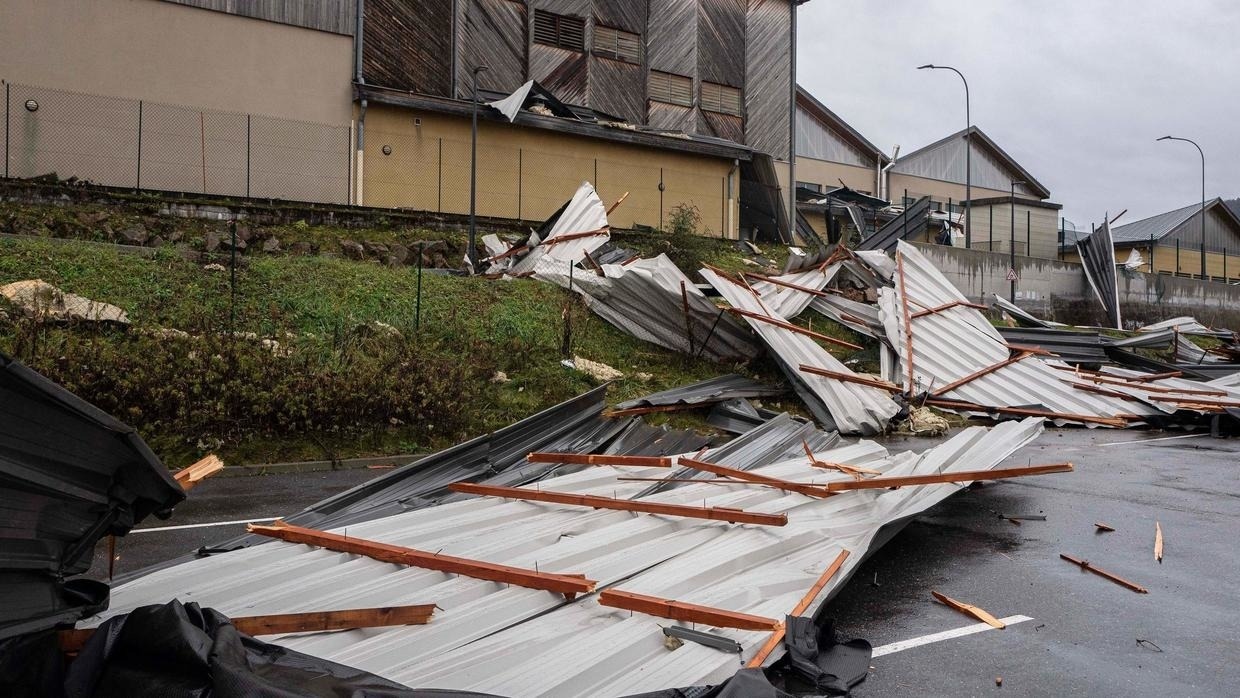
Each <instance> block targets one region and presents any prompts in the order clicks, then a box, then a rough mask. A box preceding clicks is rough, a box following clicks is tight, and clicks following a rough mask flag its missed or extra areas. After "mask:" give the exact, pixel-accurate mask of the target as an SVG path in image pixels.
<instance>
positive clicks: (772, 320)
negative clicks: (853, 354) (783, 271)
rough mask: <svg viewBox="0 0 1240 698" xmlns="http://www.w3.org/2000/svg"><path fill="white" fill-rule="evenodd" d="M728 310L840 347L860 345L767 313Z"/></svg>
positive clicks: (741, 309) (736, 309) (851, 347)
mask: <svg viewBox="0 0 1240 698" xmlns="http://www.w3.org/2000/svg"><path fill="white" fill-rule="evenodd" d="M728 312H729V313H733V314H736V315H740V316H741V317H747V318H751V319H754V320H758V321H760V322H765V323H767V324H771V325H774V326H776V327H779V328H781V329H785V330H788V331H789V332H796V333H798V334H803V335H805V336H806V337H812V338H814V339H818V340H821V341H823V342H828V343H830V344H837V345H839V346H841V347H846V348H848V349H856V350H857V351H860V350H861V347H860V346H858V345H856V344H853V343H852V342H845V341H844V340H842V339H836V338H835V337H831V336H829V335H825V334H822V333H820V332H815V331H813V330H808V329H805V328H804V327H801V326H800V325H794V324H792V323H791V322H785V321H783V320H779V319H777V318H773V317H771V316H769V315H763V314H762V313H755V312H753V311H752V310H745V309H744V308H728Z"/></svg>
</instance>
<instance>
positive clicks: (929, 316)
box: [879, 242, 1157, 426]
mask: <svg viewBox="0 0 1240 698" xmlns="http://www.w3.org/2000/svg"><path fill="white" fill-rule="evenodd" d="M896 260H897V265H898V266H897V282H896V285H895V287H894V288H893V289H882V290H881V291H880V292H879V293H880V303H879V308H880V312H881V313H882V316H883V322H884V327H886V328H887V335H888V336H887V338H888V340H889V341H890V342H891V345H892V346H893V347H894V349H895V352H896V354H897V355H898V357H899V361H898V364H897V366H895V367H894V368H895V373H894V375H892V376H889V377H888V379H889V380H892V382H896V383H897V384H900V385H903V386H905V388H906V390H908V389H909V385H908V384H909V373H910V369H909V366H908V362H909V346H910V344H911V346H912V364H913V365H912V371H911V373H912V382H913V384H914V385H913V386H912V392H922V391H926V392H930V393H931V394H932V395H933V396H934V397H936V398H939V399H945V400H958V401H963V402H966V403H971V404H976V405H982V406H986V407H996V408H1014V407H1018V408H1019V407H1032V408H1035V409H1045V410H1048V411H1050V412H1052V413H1054V414H1056V415H1059V417H1058V418H1056V419H1055V422H1056V423H1067V422H1075V423H1083V424H1087V425H1095V424H1097V423H1100V421H1101V420H1114V419H1115V418H1116V415H1120V414H1133V413H1136V414H1156V413H1157V412H1156V411H1155V410H1154V409H1153V408H1150V407H1148V406H1144V408H1142V406H1137V405H1134V404H1133V403H1131V402H1127V401H1122V400H1119V399H1117V398H1112V397H1107V396H1105V395H1100V394H1097V393H1093V392H1087V391H1083V390H1079V389H1077V388H1075V387H1073V386H1072V385H1070V384H1069V382H1068V380H1067V378H1066V377H1065V376H1064V375H1060V374H1061V373H1063V372H1061V371H1057V370H1055V369H1054V368H1052V367H1050V366H1048V365H1047V364H1046V362H1044V361H1039V360H1037V358H1035V357H1034V356H1032V355H1029V356H1026V357H1025V358H1023V359H1018V360H1014V361H1013V359H1014V357H1013V355H1012V348H1011V347H1010V346H1008V344H1007V342H1006V341H1004V339H1003V336H1002V335H1000V334H999V331H998V330H997V329H995V327H994V326H993V325H991V324H990V323H989V322H988V321H987V320H986V318H985V316H983V315H982V314H981V312H979V311H978V310H976V309H974V308H971V307H969V306H968V305H952V304H966V303H968V299H967V298H965V297H964V295H962V294H961V293H960V291H959V290H957V289H956V287H955V286H953V285H952V283H951V282H950V281H948V280H947V278H946V277H944V276H943V274H942V273H941V272H939V270H938V269H937V268H935V266H934V264H933V263H931V262H930V261H929V260H928V259H926V258H925V256H924V255H922V254H921V252H919V251H918V250H917V248H916V247H915V246H913V245H910V244H908V243H906V242H901V243H900V244H899V247H898V249H897V252H896ZM901 268H902V270H903V271H902V272H901V271H899V269H901ZM906 309H907V311H908V314H909V317H910V318H911V321H912V323H913V328H912V333H911V334H912V336H911V338H910V337H909V332H908V328H907V325H906V322H905V320H904V312H905V310H906ZM934 309H937V310H936V311H935V312H925V311H927V310H934ZM919 312H924V313H925V314H923V315H921V316H919V317H916V318H913V317H912V316H913V315H915V314H917V313H919ZM1009 361H1011V362H1010V363H1006V364H1005V362H1009ZM996 367H997V368H996ZM979 372H984V373H979ZM970 378H971V380H967V382H963V383H962V384H960V385H959V386H958V387H954V388H952V389H951V390H947V391H943V388H946V387H949V386H951V385H953V384H955V383H956V382H957V381H962V380H963V379H970ZM964 412H965V413H968V414H985V412H978V411H969V410H964ZM1115 426H1118V424H1116V425H1115Z"/></svg>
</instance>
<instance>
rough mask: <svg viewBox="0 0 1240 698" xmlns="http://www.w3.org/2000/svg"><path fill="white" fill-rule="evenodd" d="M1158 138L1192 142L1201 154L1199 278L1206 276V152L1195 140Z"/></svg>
mask: <svg viewBox="0 0 1240 698" xmlns="http://www.w3.org/2000/svg"><path fill="white" fill-rule="evenodd" d="M1158 140H1160V141H1184V142H1185V143H1192V144H1193V147H1195V148H1196V149H1197V153H1198V154H1199V155H1201V249H1202V252H1201V278H1203V279H1204V278H1206V253H1205V249H1206V248H1205V244H1206V154H1205V152H1204V151H1203V150H1202V149H1201V146H1199V145H1197V141H1194V140H1190V139H1188V138H1180V137H1178V136H1163V137H1162V138H1159V139H1158ZM1153 256H1154V250H1153V249H1152V248H1151V249H1150V257H1151V258H1152V257H1153ZM1176 271H1179V269H1176Z"/></svg>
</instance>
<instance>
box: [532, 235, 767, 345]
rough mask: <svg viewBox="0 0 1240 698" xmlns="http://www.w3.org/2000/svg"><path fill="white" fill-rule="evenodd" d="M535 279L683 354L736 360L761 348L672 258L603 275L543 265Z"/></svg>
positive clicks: (616, 267)
mask: <svg viewBox="0 0 1240 698" xmlns="http://www.w3.org/2000/svg"><path fill="white" fill-rule="evenodd" d="M534 276H535V278H537V279H539V280H541V281H548V282H551V283H554V284H557V285H559V286H563V287H564V288H571V289H572V290H573V291H576V292H577V293H580V294H581V296H582V298H583V299H584V300H585V302H586V305H587V306H588V307H589V308H590V310H592V311H594V312H595V313H596V314H597V315H598V316H599V317H601V318H603V319H604V320H606V321H607V322H609V323H611V324H612V325H615V326H616V327H617V328H619V329H621V330H623V331H625V332H627V333H628V334H630V335H632V336H634V337H637V338H638V339H641V340H644V341H647V342H650V343H652V344H657V345H659V346H661V347H665V348H667V349H671V350H673V351H678V352H680V353H682V354H688V355H690V356H700V357H702V358H705V359H709V360H711V361H717V362H732V361H744V360H748V359H750V358H752V357H753V356H754V355H756V354H757V353H758V352H759V350H760V345H759V344H758V343H757V341H756V340H755V339H754V337H753V335H752V334H751V333H750V332H749V331H748V330H747V329H746V328H745V326H744V325H742V324H741V323H739V322H737V321H736V320H735V319H733V318H732V317H730V316H729V315H728V314H727V313H726V312H724V311H723V310H720V309H719V307H718V306H716V305H715V304H714V302H712V301H711V300H710V299H709V298H707V297H706V294H704V293H702V291H701V290H700V289H698V287H697V285H696V284H694V283H693V281H692V280H690V279H689V277H687V276H685V275H684V273H683V272H682V271H680V269H679V268H677V267H676V265H675V264H674V263H672V260H670V259H668V258H667V255H662V254H661V255H659V256H658V257H652V258H649V259H639V260H636V261H634V262H631V263H629V264H624V265H621V264H604V265H602V275H601V276H600V275H598V274H596V273H594V272H591V271H581V270H575V271H574V270H572V268H571V267H570V266H568V265H566V264H549V263H544V264H540V265H539V268H538V270H537V272H536V273H535V275H534ZM686 305H687V306H688V308H687V310H686Z"/></svg>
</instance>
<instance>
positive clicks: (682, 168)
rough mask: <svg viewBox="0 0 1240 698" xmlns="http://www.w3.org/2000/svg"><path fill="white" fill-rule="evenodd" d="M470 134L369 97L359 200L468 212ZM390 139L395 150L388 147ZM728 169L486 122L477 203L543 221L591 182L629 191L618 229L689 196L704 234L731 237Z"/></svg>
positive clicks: (486, 210) (664, 215)
mask: <svg viewBox="0 0 1240 698" xmlns="http://www.w3.org/2000/svg"><path fill="white" fill-rule="evenodd" d="M415 119H416V120H420V124H418V123H416V122H415ZM469 141H470V122H469V119H466V118H460V117H453V116H447V115H442V114H435V113H431V112H423V111H417V110H413V109H404V108H398V107H388V106H381V105H373V104H372V105H371V106H370V108H369V109H368V110H367V112H366V152H365V154H364V159H363V169H362V173H363V174H362V188H363V198H362V203H364V204H365V205H367V206H392V207H404V208H412V209H418V210H425V211H443V212H448V213H468V212H469V154H470V142H469ZM385 145H386V146H389V147H390V148H391V153H390V154H389V155H384V154H383V147H384V146H385ZM660 172H661V173H662V178H663V183H664V191H663V192H662V203H661V204H660V192H659V178H660ZM731 172H732V161H731V160H726V159H722V158H715V157H706V156H699V155H693V154H689V153H676V152H669V151H664V150H658V149H654V148H646V147H641V146H632V145H626V144H621V143H613V142H609V141H603V140H599V139H595V138H585V137H580V136H568V135H563V134H559V133H555V132H553V131H547V130H542V129H533V128H524V127H519V126H513V125H509V124H501V123H495V122H490V121H488V122H484V123H480V124H479V133H478V197H477V198H478V203H477V206H478V208H477V210H478V215H482V216H495V217H501V218H522V219H526V220H541V219H543V218H546V217H548V216H550V215H551V214H552V213H554V212H555V210H556V209H558V208H559V207H560V206H561V205H562V204H563V203H564V202H565V201H567V200H568V199H569V198H570V197H572V195H573V192H574V191H576V189H577V187H578V186H579V185H580V184H581V182H583V181H590V182H593V183H594V185H595V187H596V188H597V189H598V191H599V195H600V196H601V197H602V199H603V201H604V202H605V203H607V204H608V206H610V205H611V204H612V203H613V202H614V201H616V200H617V199H619V198H620V197H621V196H622V195H623V194H624V193H625V192H628V194H629V196H628V198H627V199H625V201H624V203H623V204H621V205H620V207H619V208H617V209H616V211H615V213H613V214H612V216H611V222H612V224H613V225H615V226H617V227H624V228H627V227H631V226H632V225H633V224H635V223H636V224H641V225H648V226H652V227H660V225H661V224H666V223H667V221H668V217H669V216H670V214H671V210H672V208H673V207H674V206H676V205H677V204H679V203H686V204H692V205H694V206H696V207H697V208H698V211H699V212H700V214H701V217H702V223H701V226H700V229H699V232H701V233H702V234H706V235H714V236H720V235H723V234H726V237H731V238H734V237H736V216H737V210H736V202H735V199H733V200H731V201H726V202H725V199H726V197H725V192H726V190H727V179H728V177H729V173H731ZM739 176H740V175H739V172H738V173H735V175H734V177H735V181H734V183H733V187H732V192H733V194H734V196H735V195H737V194H739V184H740V183H739ZM729 206H730V209H731V210H730V211H729ZM661 219H662V220H661Z"/></svg>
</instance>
